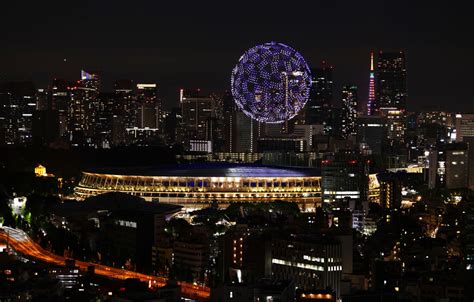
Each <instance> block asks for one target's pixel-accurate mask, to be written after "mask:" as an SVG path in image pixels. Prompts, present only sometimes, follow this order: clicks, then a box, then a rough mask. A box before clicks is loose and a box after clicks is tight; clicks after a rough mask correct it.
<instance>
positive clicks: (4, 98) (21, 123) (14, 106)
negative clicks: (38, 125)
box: [0, 82, 36, 145]
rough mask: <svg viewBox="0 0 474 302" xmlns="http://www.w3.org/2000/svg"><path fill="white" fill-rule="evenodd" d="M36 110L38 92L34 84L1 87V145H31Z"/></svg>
mask: <svg viewBox="0 0 474 302" xmlns="http://www.w3.org/2000/svg"><path fill="white" fill-rule="evenodd" d="M35 110H36V90H35V87H34V85H33V83H31V82H10V83H4V84H2V85H0V144H8V145H12V144H19V145H27V144H30V143H31V142H32V140H33V136H32V126H33V113H34V111H35Z"/></svg>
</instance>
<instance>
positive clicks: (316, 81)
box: [304, 62, 333, 125]
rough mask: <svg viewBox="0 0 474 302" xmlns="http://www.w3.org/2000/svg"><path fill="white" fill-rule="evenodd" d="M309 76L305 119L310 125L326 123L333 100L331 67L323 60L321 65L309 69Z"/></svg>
mask: <svg viewBox="0 0 474 302" xmlns="http://www.w3.org/2000/svg"><path fill="white" fill-rule="evenodd" d="M311 77H312V81H311V88H310V93H309V99H308V102H307V103H306V106H305V109H304V110H305V112H306V117H305V121H306V123H307V124H310V125H313V124H324V125H326V124H327V123H328V120H329V119H330V114H331V106H332V101H333V67H332V66H327V65H326V62H323V66H322V67H320V68H315V69H313V70H312V71H311Z"/></svg>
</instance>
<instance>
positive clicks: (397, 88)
mask: <svg viewBox="0 0 474 302" xmlns="http://www.w3.org/2000/svg"><path fill="white" fill-rule="evenodd" d="M375 79H376V85H375V91H376V95H375V96H376V106H375V107H376V111H379V113H380V114H382V115H385V116H387V122H388V124H389V131H388V135H389V139H390V140H391V141H395V142H403V141H404V139H405V128H406V122H405V115H406V109H407V108H406V106H407V70H406V61H405V53H404V52H382V51H380V52H379V55H378V60H377V72H376V78H375Z"/></svg>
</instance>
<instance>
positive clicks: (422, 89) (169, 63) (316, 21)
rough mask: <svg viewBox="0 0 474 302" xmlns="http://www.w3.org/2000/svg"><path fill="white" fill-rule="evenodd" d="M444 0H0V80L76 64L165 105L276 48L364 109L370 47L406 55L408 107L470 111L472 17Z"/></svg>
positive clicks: (64, 73)
mask: <svg viewBox="0 0 474 302" xmlns="http://www.w3.org/2000/svg"><path fill="white" fill-rule="evenodd" d="M6 2H8V3H6ZM171 2H173V3H171ZM414 2H416V3H414ZM444 3H445V4H444V5H445V6H438V5H437V4H433V2H432V1H430V2H428V1H415V0H413V1H395V0H394V1H286V2H283V1H258V0H254V1H219V2H214V1H212V2H206V1H157V0H155V1H151V0H150V1H140V0H135V1H122V0H115V1H107V0H96V1H85V0H84V1H66V0H65V1H61V2H59V1H2V7H1V8H0V26H1V27H0V28H2V33H1V35H0V41H1V43H0V45H1V47H0V80H9V79H15V80H33V81H35V83H36V84H37V86H38V87H42V86H46V85H47V84H48V83H50V80H51V79H52V78H53V77H62V78H66V79H70V80H75V79H78V78H79V72H80V69H82V68H84V69H89V70H99V71H101V75H102V78H103V82H104V90H109V91H111V90H112V83H113V81H114V80H116V79H124V78H129V79H134V80H137V81H156V82H157V83H158V85H159V87H160V88H161V91H162V92H161V93H162V96H163V98H164V99H165V101H166V103H167V105H168V106H171V105H174V104H176V105H177V98H178V93H177V89H178V88H180V87H190V88H193V87H195V88H196V87H200V88H203V89H206V90H207V89H210V90H224V89H228V88H229V86H230V73H231V70H232V68H233V66H234V65H235V63H236V62H237V60H238V58H239V57H240V55H241V54H242V53H243V52H244V51H245V50H247V49H248V48H250V47H252V46H254V45H256V44H260V43H264V42H268V41H278V42H283V43H285V44H288V45H290V46H292V47H294V48H295V49H297V50H298V51H299V52H301V54H302V55H303V56H304V57H305V58H306V60H307V61H308V63H309V64H310V65H311V66H318V65H319V63H320V62H321V61H322V60H326V61H328V62H330V64H331V65H333V66H334V70H335V74H334V76H335V82H336V91H339V90H340V88H341V86H342V85H343V84H345V83H354V84H356V85H358V86H359V87H360V97H361V100H363V101H365V100H366V99H367V90H368V88H367V87H368V67H369V52H370V50H371V49H374V50H378V49H386V50H402V49H403V50H405V51H406V53H407V61H408V94H409V98H408V104H409V105H408V106H409V109H411V110H417V109H422V108H424V107H440V108H442V109H449V110H453V111H454V110H462V111H471V112H472V111H474V97H473V89H472V86H473V80H474V76H473V70H474V59H473V57H472V53H473V50H474V47H473V44H474V43H473V41H472V37H473V30H472V24H470V21H469V20H470V17H469V16H468V15H467V14H468V13H469V11H470V9H467V8H463V7H455V6H453V5H452V3H453V2H448V1H444ZM64 59H67V61H66V62H64ZM336 95H338V94H336Z"/></svg>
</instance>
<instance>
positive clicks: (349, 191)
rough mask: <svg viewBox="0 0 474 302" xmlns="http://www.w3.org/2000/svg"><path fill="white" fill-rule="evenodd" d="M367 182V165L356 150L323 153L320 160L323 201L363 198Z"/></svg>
mask: <svg viewBox="0 0 474 302" xmlns="http://www.w3.org/2000/svg"><path fill="white" fill-rule="evenodd" d="M367 184H368V173H367V165H366V162H365V161H364V160H363V158H362V157H361V156H360V155H359V153H358V152H357V151H353V150H339V151H337V152H335V153H327V154H325V156H324V158H323V160H322V161H321V190H322V195H323V196H322V197H323V202H333V201H336V200H341V199H356V200H365V198H366V197H367V196H366V191H367V188H366V186H367Z"/></svg>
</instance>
